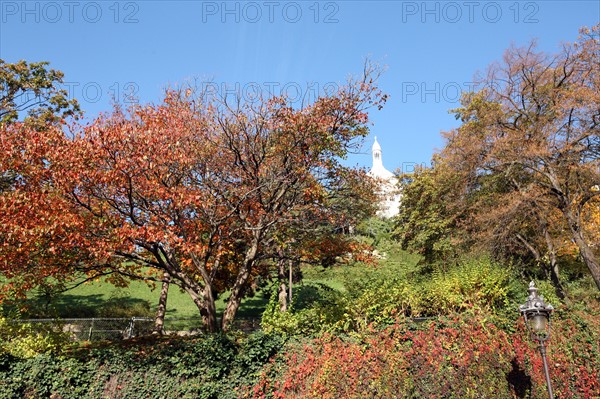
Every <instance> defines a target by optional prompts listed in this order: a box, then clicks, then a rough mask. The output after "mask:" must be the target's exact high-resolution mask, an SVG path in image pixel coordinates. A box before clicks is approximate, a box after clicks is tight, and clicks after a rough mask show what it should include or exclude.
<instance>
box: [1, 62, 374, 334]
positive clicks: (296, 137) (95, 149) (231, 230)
mask: <svg viewBox="0 0 600 399" xmlns="http://www.w3.org/2000/svg"><path fill="white" fill-rule="evenodd" d="M376 75H377V71H376V70H375V69H374V68H371V67H368V68H366V69H365V73H364V75H363V76H362V77H361V78H359V79H356V80H350V81H349V82H348V84H347V85H346V86H344V87H343V88H342V89H340V90H339V92H338V93H336V94H335V95H331V96H327V97H321V98H319V99H317V100H316V101H315V102H314V103H313V104H310V105H306V106H304V107H302V108H300V109H295V108H294V107H292V106H291V105H290V104H289V103H288V101H287V100H286V99H285V98H270V99H267V100H264V101H260V102H258V103H241V102H238V103H237V104H236V105H235V106H230V104H228V103H227V102H226V101H222V102H220V101H217V100H209V99H207V98H206V97H203V96H195V95H193V93H192V92H191V91H186V92H183V91H169V92H168V93H167V95H166V97H165V100H164V102H163V103H162V104H159V105H148V106H138V107H134V108H132V109H130V110H128V111H127V112H125V111H123V110H121V109H119V108H117V109H115V111H114V112H113V113H111V114H109V115H107V116H101V117H100V118H99V119H98V120H96V121H95V122H94V123H92V124H90V125H89V126H87V127H85V128H84V129H81V130H78V131H75V133H73V134H72V135H71V136H67V135H65V134H64V133H63V132H62V131H61V130H60V129H58V128H51V127H49V128H48V129H46V130H43V131H36V130H32V129H28V128H27V127H26V126H23V125H20V124H13V125H10V126H3V127H2V128H3V132H2V141H1V148H0V151H1V152H2V153H3V155H4V157H3V159H2V161H0V166H1V167H2V169H3V170H4V169H6V168H10V169H11V170H14V171H16V172H17V175H18V176H19V178H18V179H17V182H18V183H17V184H16V185H15V187H13V189H12V190H8V191H6V192H3V193H2V198H1V199H0V206H1V207H2V211H3V212H0V213H1V214H2V215H3V216H2V218H3V220H2V222H4V223H2V225H3V227H2V230H1V231H0V235H2V237H3V238H4V240H3V246H2V252H0V259H2V272H3V274H4V275H5V276H8V277H14V280H22V279H23V278H24V276H26V275H28V273H29V274H31V276H32V277H31V278H29V279H28V283H27V284H21V287H22V288H28V287H31V286H32V285H34V284H35V283H36V281H39V278H41V277H44V276H54V277H61V276H62V277H66V278H68V277H67V276H71V275H72V274H73V271H75V270H78V271H83V272H85V273H87V274H88V275H89V276H97V275H100V274H111V275H112V278H113V280H114V281H115V282H124V281H125V280H124V279H126V278H141V279H145V280H148V281H156V282H162V283H163V288H165V287H168V284H175V285H177V286H179V287H180V288H181V289H183V290H184V291H185V292H187V293H188V294H189V295H190V297H191V298H192V300H193V301H194V303H195V304H196V306H197V307H198V309H199V312H200V314H201V315H202V317H203V320H204V322H205V323H206V326H207V328H208V329H209V330H210V331H216V330H218V329H221V328H222V329H224V330H227V329H228V328H230V326H231V323H232V321H233V319H234V317H235V314H236V312H237V309H238V307H239V304H240V301H241V299H242V298H243V297H244V295H245V294H246V292H247V290H248V288H249V286H250V284H251V282H252V279H253V277H254V276H255V275H256V274H257V273H260V270H261V268H263V267H264V265H265V264H266V261H267V260H268V259H271V258H273V254H274V251H273V248H274V247H275V246H274V245H273V243H274V240H275V238H276V237H279V238H280V239H283V240H288V239H290V236H289V234H287V233H285V229H286V228H289V226H292V225H294V224H295V225H302V224H303V223H305V222H306V224H307V225H308V226H311V225H312V226H315V220H320V221H323V220H327V219H328V218H329V220H344V219H347V220H352V218H353V217H352V216H351V215H350V213H349V212H350V211H352V210H351V209H343V208H338V209H333V208H331V207H328V203H330V201H329V199H330V198H331V196H332V193H340V192H341V191H340V190H336V189H335V184H333V183H334V182H335V181H336V177H340V176H343V175H344V174H347V173H348V169H347V168H345V167H343V166H341V165H340V163H339V159H340V158H343V157H344V156H345V155H346V154H347V153H348V152H349V151H351V150H352V148H354V146H355V145H357V139H360V138H361V137H364V136H365V135H366V134H367V133H368V129H367V124H368V114H367V110H368V109H369V108H370V107H373V106H376V107H377V106H381V105H382V104H383V102H385V98H386V97H385V95H383V94H382V93H381V92H380V91H379V90H378V89H377V87H376V86H375V84H374V78H375V77H376ZM361 176H362V175H361ZM363 180H364V181H366V182H367V184H368V181H367V179H362V178H361V179H354V180H353V181H354V182H355V183H357V182H359V181H363ZM359 186H360V185H356V187H357V188H359ZM367 191H368V190H367ZM311 215H318V217H317V218H315V219H313V220H308V219H306V218H309V217H311ZM11 216H14V217H11ZM319 223H321V222H319ZM7 240H8V241H7ZM225 290H229V291H230V297H229V299H228V301H227V306H226V309H225V312H224V314H223V317H222V321H221V325H218V322H217V316H216V309H215V298H216V296H217V294H218V293H219V292H223V291H225Z"/></svg>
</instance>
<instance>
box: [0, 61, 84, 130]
mask: <svg viewBox="0 0 600 399" xmlns="http://www.w3.org/2000/svg"><path fill="white" fill-rule="evenodd" d="M48 65H49V63H48V62H32V63H28V62H27V61H24V60H21V61H19V62H17V63H14V64H10V63H7V62H5V61H4V60H2V59H0V124H2V123H12V122H15V121H17V120H19V119H24V120H25V122H26V123H28V124H31V125H33V126H35V127H37V128H41V127H43V126H45V125H46V124H48V123H51V124H55V123H58V122H60V121H61V120H62V119H64V118H66V117H68V116H75V117H76V116H79V115H80V109H79V104H78V103H77V100H75V99H69V96H68V93H67V91H66V90H64V89H61V88H60V84H62V83H63V77H64V74H63V73H62V72H61V71H57V70H55V69H49V68H48ZM22 112H26V116H23V115H22V114H21V113H22Z"/></svg>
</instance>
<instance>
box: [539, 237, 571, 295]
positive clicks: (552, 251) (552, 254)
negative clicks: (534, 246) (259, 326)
mask: <svg viewBox="0 0 600 399" xmlns="http://www.w3.org/2000/svg"><path fill="white" fill-rule="evenodd" d="M543 230H544V238H545V239H546V247H547V248H548V257H549V258H550V264H549V265H548V269H549V272H550V278H551V279H552V283H553V284H554V288H555V291H556V295H557V296H558V297H559V298H560V299H565V297H566V294H565V290H564V287H563V286H562V284H561V282H560V274H559V268H558V259H557V258H556V248H555V247H554V242H552V237H551V236H550V233H549V232H548V229H547V228H546V225H544V226H543Z"/></svg>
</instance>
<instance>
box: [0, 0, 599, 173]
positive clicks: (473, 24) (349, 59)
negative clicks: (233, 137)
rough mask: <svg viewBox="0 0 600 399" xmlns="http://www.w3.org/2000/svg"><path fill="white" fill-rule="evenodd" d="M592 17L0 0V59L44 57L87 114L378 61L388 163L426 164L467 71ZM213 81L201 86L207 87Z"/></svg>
mask: <svg viewBox="0 0 600 399" xmlns="http://www.w3.org/2000/svg"><path fill="white" fill-rule="evenodd" d="M599 21H600V2H599V1H597V0H594V1H577V0H575V1H516V0H509V1H319V2H317V1H312V0H309V1H275V0H274V1H243V2H240V1H227V2H224V1H116V0H109V1H69V0H65V1H62V0H61V1H7V0H0V58H2V59H4V60H5V61H7V62H15V61H18V60H20V59H25V60H27V61H31V62H33V61H42V60H43V61H50V62H51V66H52V67H53V68H56V69H60V70H62V71H63V72H64V73H65V81H66V88H67V89H68V90H69V91H70V92H71V93H72V95H73V96H74V97H75V98H77V99H78V100H79V101H80V103H81V105H82V108H83V109H84V110H85V111H86V112H87V115H88V116H94V115H96V114H97V113H98V112H101V111H107V110H109V109H110V107H111V106H110V103H111V98H112V97H113V96H118V97H119V98H120V100H121V102H125V103H126V102H128V101H138V102H140V103H146V102H157V101H160V99H161V94H162V92H163V89H164V88H165V87H167V86H169V85H172V84H178V83H183V82H186V81H189V80H191V79H197V82H199V85H203V84H204V86H205V87H210V90H218V91H220V92H221V93H223V92H224V91H225V90H227V88H232V89H235V88H236V87H237V88H239V89H241V90H242V92H243V93H247V95H248V96H250V95H252V93H253V91H255V90H261V91H263V93H268V92H269V91H270V92H273V93H275V94H280V93H281V92H285V93H287V94H288V95H289V96H290V97H294V98H295V97H298V98H299V97H300V96H303V95H308V96H310V95H311V94H313V93H315V92H317V91H318V92H323V91H324V90H326V89H327V88H330V87H335V85H336V84H339V83H343V81H345V79H346V78H347V76H348V75H349V74H357V73H359V72H360V71H361V68H362V65H363V62H364V59H365V58H367V57H368V58H369V59H371V60H373V61H376V62H379V63H381V64H383V65H385V66H386V67H387V71H386V72H385V74H384V75H383V76H382V78H381V80H380V86H381V88H382V89H383V90H384V91H385V92H386V93H388V94H389V95H390V100H389V101H388V103H387V105H386V106H385V108H384V109H383V110H381V111H374V112H373V113H372V114H371V119H372V122H373V126H371V136H370V137H369V138H368V139H367V140H366V141H365V146H364V148H363V152H364V154H357V155H353V156H351V157H349V159H348V161H347V163H348V164H351V165H356V164H358V165H361V166H370V164H371V156H370V146H371V143H372V140H373V136H375V135H376V136H377V137H378V140H379V142H380V143H381V145H382V147H383V161H384V165H385V166H386V167H387V168H388V169H390V170H396V169H402V170H404V171H410V170H411V169H412V167H413V165H414V164H415V163H428V162H429V161H430V159H431V155H432V154H433V152H434V150H435V149H436V148H440V147H441V146H442V145H443V142H442V140H441V138H440V131H443V130H448V129H451V128H452V127H455V126H456V125H457V123H456V121H455V120H454V117H453V115H451V114H449V113H448V110H449V109H451V108H454V107H456V105H457V100H458V95H459V91H461V90H468V88H469V87H470V82H472V80H473V75H474V74H475V73H476V72H477V71H480V70H483V69H485V68H486V66H487V65H489V64H490V63H492V62H494V61H495V60H499V59H500V58H501V57H502V53H503V52H504V50H505V49H506V48H507V47H509V46H510V45H511V44H516V45H526V44H527V43H528V42H529V41H530V40H532V39H534V38H537V40H538V43H539V48H540V49H542V50H545V51H550V52H552V51H556V50H557V49H558V48H559V46H560V44H561V43H562V42H571V41H574V40H575V39H576V38H577V35H578V29H579V28H580V27H581V26H584V25H585V26H591V25H594V24H596V23H598V22H599ZM209 85H210V86H209Z"/></svg>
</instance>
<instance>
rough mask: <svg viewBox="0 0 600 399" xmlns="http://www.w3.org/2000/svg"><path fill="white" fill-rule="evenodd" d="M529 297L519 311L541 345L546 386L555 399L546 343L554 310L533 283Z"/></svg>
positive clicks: (534, 339)
mask: <svg viewBox="0 0 600 399" xmlns="http://www.w3.org/2000/svg"><path fill="white" fill-rule="evenodd" d="M528 291H529V297H528V298H527V301H526V302H525V304H524V305H521V306H519V310H520V311H521V314H522V315H523V318H524V319H525V325H526V326H527V330H528V331H529V334H530V336H531V339H532V340H533V341H537V342H538V344H539V350H540V354H541V355H542V361H543V362H544V374H545V375H546V385H547V386H548V396H549V397H550V399H554V393H553V392H552V383H551V381H550V372H549V371H548V361H547V360H546V341H547V340H548V339H550V314H551V313H552V311H553V310H554V308H553V307H552V305H550V304H547V303H545V302H544V298H543V297H541V296H539V295H538V289H537V288H536V287H535V283H534V282H533V281H532V282H531V283H529V290H528Z"/></svg>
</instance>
